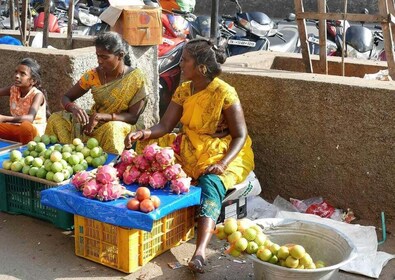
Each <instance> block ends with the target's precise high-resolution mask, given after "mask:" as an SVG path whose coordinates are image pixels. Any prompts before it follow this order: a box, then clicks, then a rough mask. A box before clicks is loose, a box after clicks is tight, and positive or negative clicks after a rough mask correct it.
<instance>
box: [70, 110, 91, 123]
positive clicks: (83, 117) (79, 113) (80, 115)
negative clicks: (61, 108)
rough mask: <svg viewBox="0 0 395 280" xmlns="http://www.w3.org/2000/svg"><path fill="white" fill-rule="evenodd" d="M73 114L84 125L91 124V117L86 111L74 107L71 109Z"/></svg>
mask: <svg viewBox="0 0 395 280" xmlns="http://www.w3.org/2000/svg"><path fill="white" fill-rule="evenodd" d="M71 113H72V114H73V117H74V118H75V119H76V120H77V121H78V122H79V123H80V124H82V125H86V124H87V123H89V116H88V114H87V113H86V112H85V110H84V109H82V108H80V107H79V106H78V105H73V107H72V108H71Z"/></svg>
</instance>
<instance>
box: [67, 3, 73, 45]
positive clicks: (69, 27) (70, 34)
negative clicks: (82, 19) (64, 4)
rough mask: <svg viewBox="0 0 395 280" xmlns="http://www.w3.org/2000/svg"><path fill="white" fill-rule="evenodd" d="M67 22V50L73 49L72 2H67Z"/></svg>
mask: <svg viewBox="0 0 395 280" xmlns="http://www.w3.org/2000/svg"><path fill="white" fill-rule="evenodd" d="M68 17H69V21H68V23H67V49H69V50H71V49H72V48H73V19H74V0H70V2H69V10H68Z"/></svg>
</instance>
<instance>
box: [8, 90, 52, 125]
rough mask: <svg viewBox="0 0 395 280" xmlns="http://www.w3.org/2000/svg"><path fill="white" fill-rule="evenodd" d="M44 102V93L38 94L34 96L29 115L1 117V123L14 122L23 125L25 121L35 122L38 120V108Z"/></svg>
mask: <svg viewBox="0 0 395 280" xmlns="http://www.w3.org/2000/svg"><path fill="white" fill-rule="evenodd" d="M43 102H44V94H43V93H42V92H39V93H37V94H36V95H35V96H34V99H33V103H32V105H31V106H30V109H29V113H28V114H27V115H22V116H15V117H14V116H1V122H14V123H21V122H24V121H28V122H33V121H34V119H35V118H36V115H37V112H38V108H39V107H40V105H41V104H43Z"/></svg>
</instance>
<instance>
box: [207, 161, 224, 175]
mask: <svg viewBox="0 0 395 280" xmlns="http://www.w3.org/2000/svg"><path fill="white" fill-rule="evenodd" d="M226 168H227V165H226V164H224V163H223V162H222V161H219V162H217V163H215V164H212V165H210V166H209V167H207V168H206V170H205V171H204V174H215V175H221V174H223V173H224V172H225V170H226Z"/></svg>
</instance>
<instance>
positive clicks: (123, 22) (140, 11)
mask: <svg viewBox="0 0 395 280" xmlns="http://www.w3.org/2000/svg"><path fill="white" fill-rule="evenodd" d="M161 13H162V10H161V8H158V7H152V6H145V5H144V3H143V2H142V1H138V0H134V1H130V0H128V1H126V0H111V1H110V7H108V8H107V9H106V10H105V11H104V12H103V13H102V14H101V15H100V19H101V20H102V21H104V22H106V23H108V25H110V26H111V30H112V31H115V32H117V33H119V34H121V35H122V37H123V38H124V40H125V41H126V42H128V43H129V45H131V46H149V45H159V44H161V43H162V32H163V31H162V21H161Z"/></svg>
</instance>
